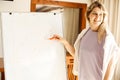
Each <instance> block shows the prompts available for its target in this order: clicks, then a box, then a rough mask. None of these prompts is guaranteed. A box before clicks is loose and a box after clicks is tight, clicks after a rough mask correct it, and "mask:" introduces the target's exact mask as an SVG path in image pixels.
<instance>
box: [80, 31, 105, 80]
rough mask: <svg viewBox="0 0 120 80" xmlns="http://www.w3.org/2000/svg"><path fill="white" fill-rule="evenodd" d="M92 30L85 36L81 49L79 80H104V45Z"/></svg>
mask: <svg viewBox="0 0 120 80" xmlns="http://www.w3.org/2000/svg"><path fill="white" fill-rule="evenodd" d="M97 36H98V35H97V32H94V31H92V30H91V29H89V30H88V32H87V33H86V34H85V35H84V36H83V38H82V39H81V42H80V49H79V61H80V62H79V76H78V78H79V80H102V67H103V55H104V51H103V43H104V41H102V43H101V44H99V43H98V37H97Z"/></svg>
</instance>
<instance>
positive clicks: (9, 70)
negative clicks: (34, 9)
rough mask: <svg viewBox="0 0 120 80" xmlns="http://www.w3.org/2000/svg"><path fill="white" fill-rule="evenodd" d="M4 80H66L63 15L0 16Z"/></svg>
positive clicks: (10, 14) (18, 14)
mask: <svg viewBox="0 0 120 80" xmlns="http://www.w3.org/2000/svg"><path fill="white" fill-rule="evenodd" d="M1 17H2V39H3V52H4V53H3V54H4V66H5V78H6V80H67V75H66V63H65V56H66V55H65V51H64V47H63V45H62V44H61V43H59V42H58V41H54V40H49V39H48V38H50V37H51V36H52V35H53V34H59V35H61V36H63V32H62V14H60V13H59V14H53V13H1Z"/></svg>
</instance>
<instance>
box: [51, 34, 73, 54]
mask: <svg viewBox="0 0 120 80" xmlns="http://www.w3.org/2000/svg"><path fill="white" fill-rule="evenodd" d="M49 39H50V40H58V41H59V42H61V43H62V44H63V45H64V46H65V48H66V50H67V51H68V52H69V53H70V54H71V55H72V56H74V53H75V49H74V47H73V46H72V45H70V44H69V42H68V41H67V40H65V39H64V38H62V37H61V36H59V35H56V34H55V35H53V36H52V37H51V38H49Z"/></svg>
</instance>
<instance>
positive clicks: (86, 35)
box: [50, 1, 119, 80]
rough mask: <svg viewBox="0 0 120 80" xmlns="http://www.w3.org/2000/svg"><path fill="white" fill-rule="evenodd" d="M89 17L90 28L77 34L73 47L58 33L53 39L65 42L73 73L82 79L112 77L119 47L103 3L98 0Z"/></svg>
mask: <svg viewBox="0 0 120 80" xmlns="http://www.w3.org/2000/svg"><path fill="white" fill-rule="evenodd" d="M86 17H87V19H88V22H89V27H87V28H86V29H84V30H83V31H82V32H81V33H80V34H79V35H78V38H77V40H76V42H75V44H74V47H73V46H71V45H70V44H69V43H68V42H67V41H66V40H65V39H63V38H62V37H60V36H59V35H54V36H53V37H52V38H50V39H51V40H58V41H60V42H61V43H63V44H64V46H65V48H66V49H67V51H68V52H69V53H70V54H71V55H72V56H73V57H74V65H73V73H74V74H75V75H78V79H79V80H111V79H112V75H113V71H114V65H115V63H116V61H117V59H115V58H116V55H117V52H118V50H119V49H118V46H117V44H116V42H115V40H114V38H113V35H112V34H111V32H110V31H109V30H108V29H107V22H106V12H105V8H104V6H103V5H102V4H101V3H99V2H98V1H95V2H93V3H92V4H91V5H90V6H89V8H88V10H87V14H86Z"/></svg>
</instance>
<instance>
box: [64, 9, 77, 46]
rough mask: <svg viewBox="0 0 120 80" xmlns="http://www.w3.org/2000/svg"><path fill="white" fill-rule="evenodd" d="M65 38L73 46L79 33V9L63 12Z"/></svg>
mask: <svg viewBox="0 0 120 80" xmlns="http://www.w3.org/2000/svg"><path fill="white" fill-rule="evenodd" d="M63 16H64V17H63V18H64V19H63V30H64V31H63V33H64V38H65V39H66V40H67V41H68V42H69V43H70V44H72V45H74V42H75V40H76V37H77V35H78V33H79V25H78V23H79V9H77V8H76V9H75V8H65V9H64V11H63Z"/></svg>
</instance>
